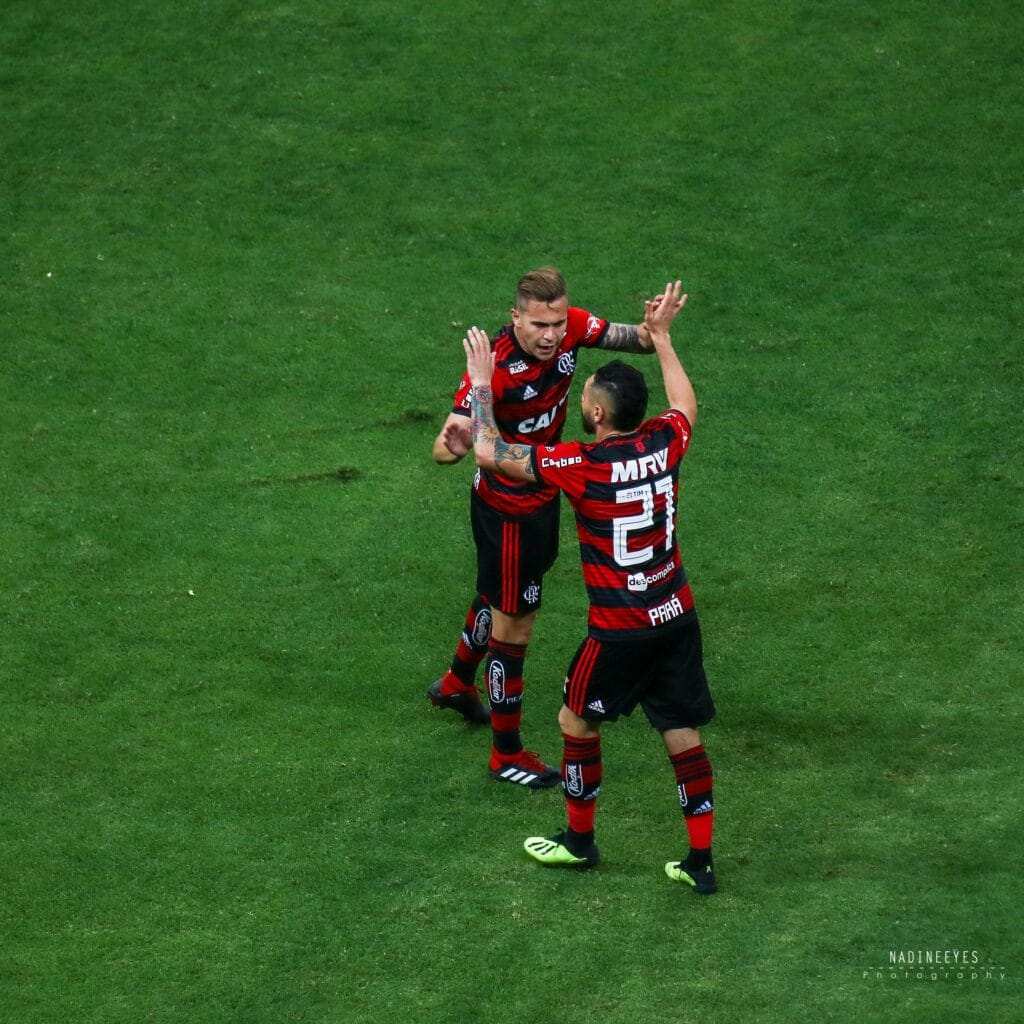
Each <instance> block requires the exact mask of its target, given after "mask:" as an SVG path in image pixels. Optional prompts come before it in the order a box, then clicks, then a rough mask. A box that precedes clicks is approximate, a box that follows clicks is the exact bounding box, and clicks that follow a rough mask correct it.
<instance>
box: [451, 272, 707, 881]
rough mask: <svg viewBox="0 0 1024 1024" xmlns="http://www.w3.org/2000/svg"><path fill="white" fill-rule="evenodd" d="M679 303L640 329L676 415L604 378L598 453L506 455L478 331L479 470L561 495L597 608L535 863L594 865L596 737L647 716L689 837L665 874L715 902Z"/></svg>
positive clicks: (570, 449)
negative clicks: (680, 533)
mask: <svg viewBox="0 0 1024 1024" xmlns="http://www.w3.org/2000/svg"><path fill="white" fill-rule="evenodd" d="M681 293H682V286H681V284H680V282H678V281H676V282H675V283H673V284H669V285H668V286H667V287H666V289H665V292H664V294H663V295H661V296H659V297H658V299H655V300H653V301H651V302H648V303H647V311H646V317H645V323H646V326H647V328H648V331H649V335H650V337H651V339H652V343H653V345H654V350H655V352H656V353H657V355H658V361H659V363H660V364H661V371H662V375H663V377H664V382H665V391H666V393H667V395H668V401H669V406H670V408H669V409H668V411H666V412H664V413H662V414H661V415H660V416H655V417H653V418H652V419H648V420H645V419H644V415H645V412H646V409H647V385H646V383H645V381H644V378H643V375H642V374H641V373H640V372H639V371H638V370H636V369H634V368H633V367H630V366H626V365H625V364H623V363H610V364H608V365H607V366H603V367H602V368H601V369H600V370H598V371H597V373H595V374H594V375H593V376H592V377H590V379H589V380H588V381H587V382H586V384H585V386H584V388H583V398H582V411H583V426H584V429H585V431H586V432H587V433H588V434H593V435H594V436H595V440H594V441H593V442H592V443H581V442H579V441H571V442H569V443H567V444H554V445H544V446H540V447H536V446H532V445H527V444H510V443H508V442H507V441H506V440H505V439H504V438H503V437H502V436H501V434H500V433H499V431H498V429H497V426H496V423H495V419H494V413H493V396H492V393H491V388H490V381H491V370H492V363H493V355H492V353H491V350H490V344H489V342H488V340H487V336H486V335H485V334H484V333H483V332H482V331H480V330H478V329H477V328H475V327H474V328H472V329H471V330H470V331H469V332H468V334H467V340H466V342H465V347H466V358H467V366H468V367H469V374H470V379H471V381H472V386H473V390H472V397H471V408H472V423H473V441H474V449H475V452H476V460H477V463H478V464H479V465H480V466H481V467H482V468H484V469H489V470H492V471H493V470H500V471H501V472H502V473H504V474H505V475H506V476H508V477H510V478H513V479H519V480H524V481H534V482H537V483H543V484H547V485H549V486H552V487H556V488H558V489H559V490H561V491H564V492H565V494H566V496H567V497H568V499H569V501H570V502H571V503H572V505H573V508H574V510H575V513H576V530H577V533H578V534H579V541H580V553H581V556H582V560H583V579H584V582H585V584H586V587H587V592H588V595H589V598H590V613H589V628H588V635H587V638H586V639H585V640H584V641H583V643H582V644H581V645H580V647H579V649H578V650H577V651H576V655H575V656H574V658H573V659H572V662H571V663H570V665H569V671H568V674H567V675H566V679H565V689H564V704H563V706H562V709H561V711H560V712H559V715H558V722H559V725H560V726H561V729H562V736H563V741H564V747H563V757H562V784H563V787H564V790H565V803H566V812H567V815H568V819H569V821H568V828H567V829H565V830H564V831H562V832H559V833H557V834H556V835H554V836H552V837H550V838H544V837H542V836H536V837H532V838H530V839H527V840H526V842H525V843H524V846H525V849H526V852H527V853H528V854H529V855H530V856H531V857H533V858H534V859H535V860H538V861H540V862H541V863H542V864H548V865H554V866H567V867H577V868H590V867H593V866H594V865H595V864H597V862H598V856H599V855H598V849H597V844H596V843H595V841H594V812H595V810H596V806H597V795H598V791H599V790H600V787H601V734H600V727H601V725H602V723H604V722H607V721H612V720H614V719H616V718H618V717H619V716H620V715H628V714H630V713H631V712H632V711H633V710H634V709H635V708H636V706H637V705H638V704H639V705H640V706H641V707H642V708H643V709H644V713H645V714H646V715H647V719H648V721H649V722H650V723H651V725H652V726H653V727H654V728H655V729H657V730H658V731H659V732H660V733H661V736H662V739H663V741H664V744H665V748H666V750H667V752H668V756H669V760H670V761H671V764H672V768H673V771H674V773H675V780H676V785H677V787H678V791H679V800H680V803H681V804H682V808H683V816H684V820H685V823H686V830H687V834H688V838H689V851H688V853H687V855H686V856H685V857H684V858H683V859H682V860H681V861H670V862H669V863H668V864H666V865H665V871H666V873H667V874H668V876H669V877H670V878H671V879H673V880H675V881H680V882H684V883H686V884H688V885H691V886H693V887H694V889H695V890H696V891H697V892H698V893H702V894H707V893H713V892H714V891H715V888H716V883H715V874H714V867H713V864H712V859H711V836H712V830H713V826H714V798H713V795H712V773H711V763H710V761H709V760H708V757H707V754H706V753H705V751H704V747H703V745H702V744H701V738H700V733H699V732H698V729H699V728H700V727H701V726H703V725H705V724H707V723H708V722H710V721H711V719H712V718H713V717H714V714H715V706H714V702H713V701H712V698H711V692H710V690H709V688H708V682H707V678H706V677H705V674H704V665H703V654H702V650H701V637H700V627H699V624H698V622H697V613H696V611H695V609H694V604H693V596H692V594H691V592H690V585H689V583H688V582H687V579H686V573H685V571H684V570H683V564H682V560H681V558H680V556H679V546H678V544H677V543H676V536H675V511H676V505H677V497H678V488H679V465H680V462H681V461H682V458H683V456H684V454H685V453H686V450H687V447H688V446H689V443H690V434H691V431H692V429H693V424H694V423H695V421H696V419H697V398H696V395H695V394H694V390H693V386H692V385H691V383H690V379H689V377H688V376H687V374H686V371H685V370H684V369H683V366H682V364H681V363H680V361H679V357H678V356H677V355H676V353H675V350H674V349H673V348H672V341H671V338H670V336H669V326H670V325H671V323H672V320H673V319H674V317H675V316H676V314H677V313H678V312H679V311H680V310H681V309H682V308H683V306H684V305H685V303H686V296H685V295H682V294H681Z"/></svg>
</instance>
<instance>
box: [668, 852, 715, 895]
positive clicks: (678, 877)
mask: <svg viewBox="0 0 1024 1024" xmlns="http://www.w3.org/2000/svg"><path fill="white" fill-rule="evenodd" d="M665 874H666V875H668V877H669V878H671V879H672V881H673V882H684V883H685V884H686V885H692V886H693V891H694V892H696V893H699V894H700V895H701V896H710V895H711V894H712V893H713V892H718V883H717V882H716V881H715V869H714V867H713V866H712V865H711V862H710V861H708V863H707V864H704V865H703V866H702V867H697V866H696V865H693V864H691V863H690V858H689V857H687V858H686V860H673V861H669V862H668V863H667V864H666V865H665Z"/></svg>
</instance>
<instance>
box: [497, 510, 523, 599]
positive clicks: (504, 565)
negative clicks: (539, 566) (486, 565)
mask: <svg viewBox="0 0 1024 1024" xmlns="http://www.w3.org/2000/svg"><path fill="white" fill-rule="evenodd" d="M518 596H519V524H518V523H502V524H501V603H502V605H503V606H504V609H505V610H506V611H507V612H508V613H509V614H510V615H512V614H515V610H516V608H517V598H518Z"/></svg>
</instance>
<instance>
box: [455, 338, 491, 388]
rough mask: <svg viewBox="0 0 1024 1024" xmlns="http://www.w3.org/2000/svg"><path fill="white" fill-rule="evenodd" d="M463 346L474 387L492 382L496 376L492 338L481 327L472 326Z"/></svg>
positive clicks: (468, 371) (467, 368)
mask: <svg viewBox="0 0 1024 1024" xmlns="http://www.w3.org/2000/svg"><path fill="white" fill-rule="evenodd" d="M462 347H463V348H464V349H465V350H466V372H467V373H468V374H469V381H470V383H471V384H472V385H473V386H474V387H481V386H484V385H488V384H490V383H491V377H493V376H494V353H493V352H492V351H491V341H490V338H488V337H487V335H486V333H485V332H484V331H481V330H480V328H479V327H470V329H469V330H468V331H466V338H465V340H464V341H463V342H462Z"/></svg>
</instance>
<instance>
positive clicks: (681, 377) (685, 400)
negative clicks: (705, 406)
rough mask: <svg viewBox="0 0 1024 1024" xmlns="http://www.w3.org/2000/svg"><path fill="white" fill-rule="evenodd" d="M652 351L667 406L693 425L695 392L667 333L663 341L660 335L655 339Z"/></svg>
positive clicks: (695, 409) (695, 404)
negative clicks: (662, 384) (658, 365)
mask: <svg viewBox="0 0 1024 1024" xmlns="http://www.w3.org/2000/svg"><path fill="white" fill-rule="evenodd" d="M654 351H655V352H656V353H657V355H658V362H659V364H660V365H661V376H662V380H663V381H664V382H665V395H666V397H667V398H668V404H669V406H670V407H671V408H673V409H678V410H679V411H680V412H682V413H683V414H684V415H685V416H686V418H687V419H688V420H689V421H690V425H691V426H693V424H694V423H695V422H696V419H697V393H696V392H695V391H694V389H693V384H691V383H690V378H689V376H688V375H687V373H686V370H685V369H683V364H682V363H681V362H680V360H679V356H678V355H677V354H676V350H675V349H674V348H673V347H672V341H671V339H670V338H669V336H668V335H667V334H666V335H664V341H663V340H662V339H661V338H660V337H659V338H657V339H656V340H655V344H654Z"/></svg>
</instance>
